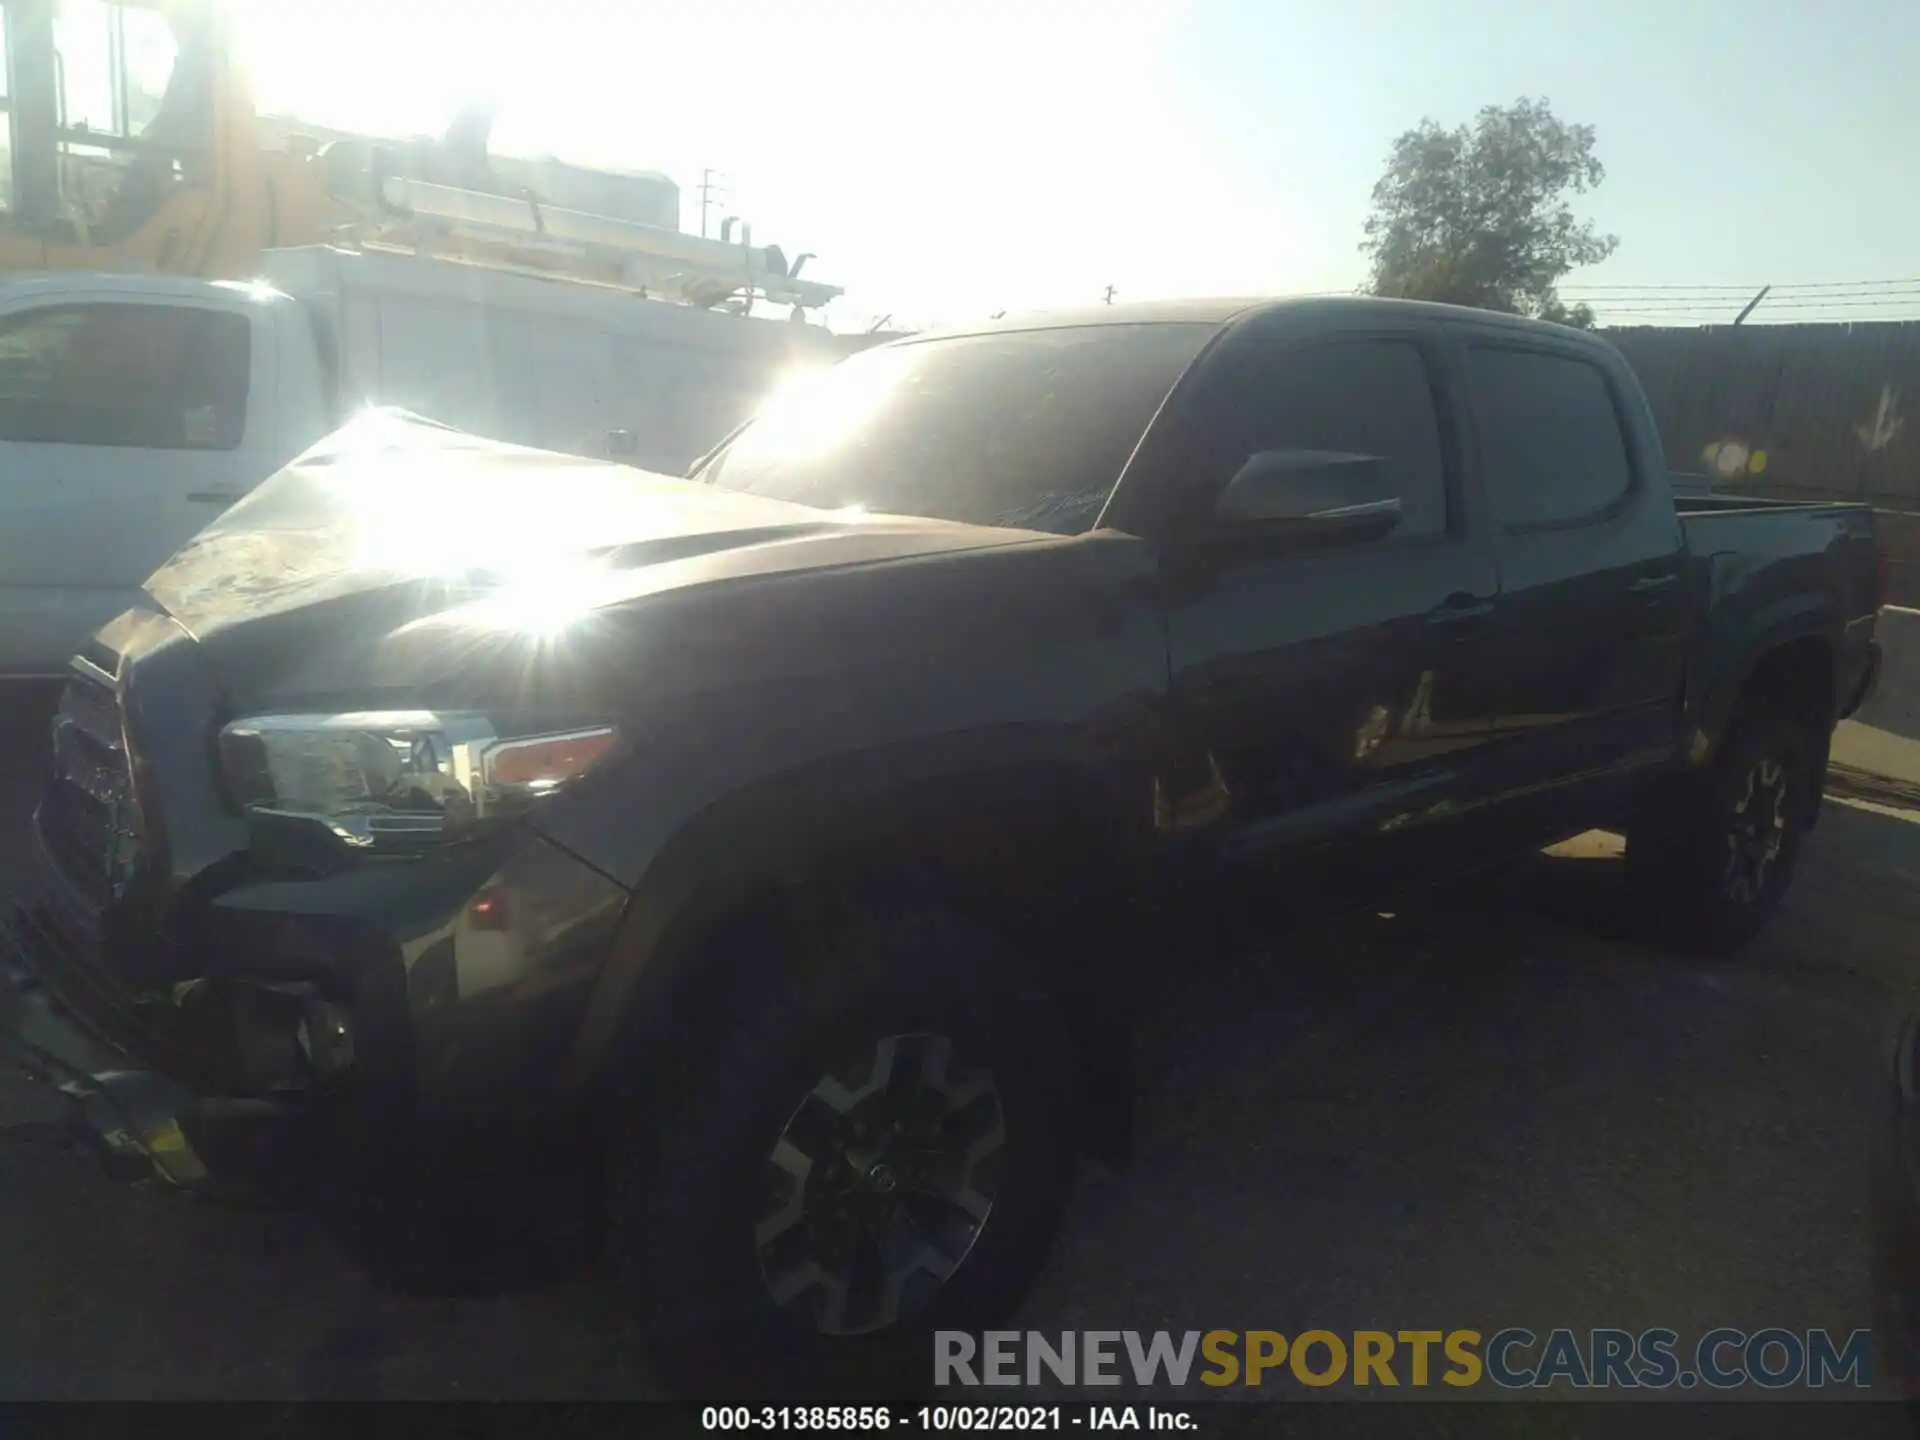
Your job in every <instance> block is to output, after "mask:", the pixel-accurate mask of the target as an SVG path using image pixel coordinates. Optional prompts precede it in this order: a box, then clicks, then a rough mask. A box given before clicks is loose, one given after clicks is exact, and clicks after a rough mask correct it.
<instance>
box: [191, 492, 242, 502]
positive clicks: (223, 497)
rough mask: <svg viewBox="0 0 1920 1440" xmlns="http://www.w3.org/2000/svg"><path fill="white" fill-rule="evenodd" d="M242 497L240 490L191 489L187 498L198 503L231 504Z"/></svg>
mask: <svg viewBox="0 0 1920 1440" xmlns="http://www.w3.org/2000/svg"><path fill="white" fill-rule="evenodd" d="M239 498H240V492H239V491H238V490H189V491H188V492H187V499H189V500H191V501H192V502H193V503H194V504H196V505H231V504H233V502H234V501H236V500H238V499H239Z"/></svg>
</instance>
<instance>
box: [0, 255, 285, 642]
mask: <svg viewBox="0 0 1920 1440" xmlns="http://www.w3.org/2000/svg"><path fill="white" fill-rule="evenodd" d="M244 304H245V302H244V301H236V302H235V304H234V306H233V307H231V308H228V307H224V306H222V305H220V304H218V303H206V304H201V303H196V302H194V301H191V300H185V299H181V300H174V299H171V298H170V299H168V300H167V301H166V303H164V304H162V303H154V302H148V301H133V300H127V299H122V298H117V297H116V296H114V295H113V294H112V292H104V291H103V292H101V293H99V294H97V295H82V296H79V297H63V298H62V299H60V300H59V301H58V302H56V303H48V302H46V301H44V300H43V301H39V302H37V303H36V302H35V301H34V300H32V299H22V300H18V301H15V302H13V304H12V305H11V306H8V307H5V308H0V674H10V675H20V674H59V673H61V672H63V671H64V669H65V667H66V661H67V657H68V656H69V655H71V654H72V653H73V652H74V651H75V650H76V649H78V648H79V645H80V643H81V642H82V641H83V640H85V639H86V637H87V636H88V635H90V634H92V632H93V631H94V630H96V629H97V628H99V626H101V625H103V624H105V623H106V622H107V621H108V620H111V619H112V618H113V617H114V616H115V615H118V614H119V613H120V612H121V611H122V610H125V609H126V608H128V607H129V606H130V605H132V604H134V603H135V602H136V601H137V600H138V598H139V594H140V587H141V585H142V584H143V583H144V582H145V581H146V578H147V577H148V576H149V575H151V574H152V573H153V572H154V570H156V569H158V568H159V566H160V565H161V563H162V562H163V561H165V560H166V559H167V557H168V556H170V555H171V554H172V553H173V552H174V551H175V550H177V549H178V548H179V547H180V546H181V545H183V544H185V543H186V542H187V541H188V540H189V539H191V538H192V537H193V536H194V535H195V534H197V533H198V532H199V531H200V529H201V528H202V527H203V526H205V525H206V524H207V523H208V522H209V521H211V520H212V519H214V517H216V516H217V515H218V514H219V513H220V512H221V511H222V510H223V509H225V508H226V507H227V506H228V505H230V504H232V503H233V501H234V500H235V499H237V498H238V497H239V495H240V494H241V493H242V491H243V490H244V489H246V488H247V487H248V486H249V485H251V484H252V483H253V482H255V481H257V480H259V479H260V478H261V476H260V475H258V474H252V473H245V471H246V467H248V466H251V465H266V464H268V463H269V462H268V461H267V460H265V459H264V458H262V457H261V456H256V455H255V454H254V452H255V451H257V450H262V449H263V447H265V448H266V449H270V448H271V444H272V437H270V436H253V437H250V436H249V435H248V433H247V432H248V413H249V407H248V397H249V395H250V394H255V393H257V394H262V395H270V394H271V393H272V391H271V378H272V358H273V357H272V355H271V354H270V353H266V352H268V351H269V347H266V346H256V345H254V344H253V343H252V320H251V318H250V316H249V314H248V312H247V310H246V309H245V308H243V307H244ZM261 408H262V409H265V408H266V407H261ZM250 440H251V441H254V442H257V443H249V441H250Z"/></svg>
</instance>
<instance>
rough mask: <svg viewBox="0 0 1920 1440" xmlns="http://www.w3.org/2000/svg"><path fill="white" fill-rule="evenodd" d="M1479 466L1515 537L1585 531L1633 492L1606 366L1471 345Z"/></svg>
mask: <svg viewBox="0 0 1920 1440" xmlns="http://www.w3.org/2000/svg"><path fill="white" fill-rule="evenodd" d="M1467 380H1468V384H1469V385H1470V386H1471V388H1472V391H1473V409H1474V423H1475V429H1476V430H1477V432H1478V435H1479V441H1480V465H1481V470H1482V473H1483V475H1484V476H1485V481H1486V488H1487V495H1488V499H1489V503H1490V504H1491V505H1492V507H1493V514H1494V519H1495V521H1496V522H1497V523H1498V524H1500V525H1501V526H1503V527H1504V528H1506V529H1508V530H1526V529H1534V528H1538V527H1542V526H1560V525H1568V524H1579V523H1581V522H1583V521H1588V520H1597V519H1599V518H1601V517H1602V516H1604V515H1605V514H1606V513H1607V512H1608V511H1610V510H1611V509H1612V508H1613V506H1614V505H1616V504H1617V503H1618V502H1619V501H1620V500H1621V499H1623V498H1624V497H1625V496H1626V494H1627V491H1628V490H1629V489H1630V488H1631V487H1632V484H1633V471H1632V467H1631V465H1630V464H1629V463H1628V459H1627V440H1626V434H1625V432H1624V431H1623V430H1622V429H1621V426H1620V415H1619V411H1618V410H1617V409H1616V407H1615V405H1614V403H1613V390H1612V387H1611V386H1610V385H1608V383H1607V377H1606V376H1605V374H1603V373H1602V372H1601V370H1600V367H1599V366H1597V365H1594V364H1592V363H1590V362H1588V361H1586V360H1581V359H1577V358H1575V357H1573V356H1570V355H1556V354H1551V353H1548V352H1546V351H1542V350H1523V349H1516V348H1511V347H1506V346H1499V345H1482V344H1470V345H1468V346H1467Z"/></svg>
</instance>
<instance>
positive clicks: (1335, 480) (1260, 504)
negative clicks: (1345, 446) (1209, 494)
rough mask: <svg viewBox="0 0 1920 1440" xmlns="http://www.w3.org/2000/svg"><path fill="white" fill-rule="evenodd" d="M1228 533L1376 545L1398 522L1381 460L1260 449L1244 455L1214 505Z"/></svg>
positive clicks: (1339, 453)
mask: <svg viewBox="0 0 1920 1440" xmlns="http://www.w3.org/2000/svg"><path fill="white" fill-rule="evenodd" d="M1214 519H1215V521H1216V523H1217V524H1218V525H1219V526H1220V527H1221V528H1222V529H1223V530H1226V531H1228V532H1239V533H1242V534H1248V535H1255V534H1258V535H1270V536H1272V537H1274V538H1275V539H1282V538H1296V537H1297V538H1298V539H1299V541H1300V542H1301V543H1306V544H1345V543H1353V542H1358V541H1362V540H1377V539H1379V538H1380V537H1381V536H1383V535H1386V534H1388V533H1389V532H1390V531H1392V529H1393V528H1394V527H1395V526H1396V525H1398V524H1399V523H1400V497H1399V496H1397V495H1392V494H1389V493H1387V475H1386V465H1385V463H1384V462H1383V461H1382V460H1381V459H1380V458H1379V457H1378V456H1375V455H1349V454H1346V453H1344V452H1342V451H1338V450H1261V451H1259V452H1257V453H1255V454H1253V455H1251V456H1249V457H1248V458H1247V462H1246V464H1244V465H1242V466H1241V467H1240V469H1239V471H1238V472H1237V473H1236V474H1235V475H1234V477H1233V479H1231V480H1229V481H1228V482H1227V488H1226V489H1225V490H1224V491H1222V492H1221V495H1220V501H1219V503H1218V505H1216V506H1215V508H1214Z"/></svg>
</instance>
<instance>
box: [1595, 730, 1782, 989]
mask: <svg viewBox="0 0 1920 1440" xmlns="http://www.w3.org/2000/svg"><path fill="white" fill-rule="evenodd" d="M1817 739H1818V737H1817V736H1816V735H1815V734H1814V732H1813V727H1812V725H1811V723H1810V722H1809V721H1808V719H1807V718H1806V717H1805V716H1803V715H1801V714H1799V713H1797V712H1796V711H1794V710H1791V709H1789V708H1787V707H1785V706H1782V705H1778V704H1775V703H1770V702H1761V703H1758V704H1756V705H1754V707H1753V708H1752V709H1750V710H1749V711H1748V712H1747V713H1746V714H1745V715H1744V716H1743V717H1742V718H1741V719H1740V720H1738V721H1736V722H1735V724H1734V726H1733V727H1732V729H1731V730H1730V731H1729V733H1728V735H1727V737H1726V739H1725V740H1724V741H1723V742H1722V744H1721V748H1720V753H1719V756H1718V757H1717V758H1716V760H1715V762H1714V765H1713V767H1712V768H1711V769H1710V770H1707V771H1705V772H1702V773H1700V774H1697V775H1688V776H1682V777H1676V778H1674V779H1673V780H1671V781H1669V782H1668V783H1667V784H1666V786H1664V787H1663V788H1662V789H1661V790H1660V791H1659V792H1658V793H1657V794H1655V795H1654V796H1652V797H1650V798H1649V800H1648V802H1647V803H1646V804H1645V805H1644V806H1643V807H1642V808H1641V810H1640V813H1639V814H1637V815H1636V816H1635V818H1634V821H1633V823H1632V824H1631V826H1630V827H1629V829H1628V833H1627V866H1628V873H1629V875H1630V876H1631V877H1632V880H1633V882H1634V884H1635V886H1636V888H1637V889H1638V890H1639V892H1640V894H1641V897H1642V899H1643V901H1644V903H1645V905H1646V907H1647V909H1648V911H1649V918H1650V919H1651V921H1652V922H1653V924H1654V926H1655V928H1656V930H1657V931H1658V932H1659V933H1660V934H1662V935H1663V936H1665V937H1667V938H1669V939H1671V940H1673V941H1674V942H1675V943H1677V944H1679V945H1681V946H1683V947H1685V948H1687V949H1691V950H1697V951H1702V952H1705V953H1710V954H1725V953H1728V952H1731V951H1733V950H1737V949H1738V948H1739V947H1741V946H1742V945H1744V944H1746V942H1747V941H1749V940H1751V939H1752V938H1753V937H1754V936H1755V935H1756V934H1758V933H1759V931H1760V929H1761V927H1762V926H1763V925H1765V924H1766V922H1767V920H1768V919H1769V918H1770V917H1771V916H1772V914H1773V912H1774V910H1775V909H1776V908H1777V907H1778V905H1779V903H1780V898H1781V896H1782V895H1784V894H1785V893H1786V888H1787V883H1788V881H1789V880H1790V879H1791V878H1792V875H1793V867H1794V863H1795V861H1796V860H1797V859H1798V857H1799V852H1800V842H1801V838H1802V836H1803V835H1804V834H1805V832H1806V830H1807V827H1808V825H1809V823H1810V821H1811V820H1812V817H1813V814H1814V807H1815V805H1816V804H1817V802H1818V800H1819V784H1820V777H1819V774H1818V764H1817V760H1816V756H1817V753H1818V748H1817Z"/></svg>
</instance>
